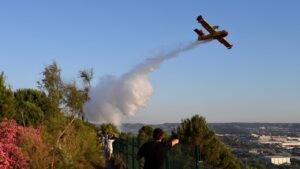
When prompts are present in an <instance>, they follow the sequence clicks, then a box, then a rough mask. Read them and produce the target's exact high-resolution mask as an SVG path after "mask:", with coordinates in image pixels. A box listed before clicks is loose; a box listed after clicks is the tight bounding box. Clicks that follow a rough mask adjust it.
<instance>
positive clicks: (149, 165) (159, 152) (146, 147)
mask: <svg viewBox="0 0 300 169" xmlns="http://www.w3.org/2000/svg"><path fill="white" fill-rule="evenodd" d="M171 147H172V144H171V142H157V141H149V142H147V143H145V144H143V145H142V147H141V148H140V149H139V152H138V156H139V157H141V158H142V157H144V158H145V164H144V169H162V168H163V166H164V161H165V157H166V155H167V151H168V150H169V149H170V148H171Z"/></svg>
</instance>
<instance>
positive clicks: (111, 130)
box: [100, 123, 119, 135]
mask: <svg viewBox="0 0 300 169" xmlns="http://www.w3.org/2000/svg"><path fill="white" fill-rule="evenodd" d="M100 131H101V133H102V134H104V133H108V134H112V135H118V134H119V130H118V128H117V126H115V125H114V124H112V123H108V124H105V123H103V124H101V125H100Z"/></svg>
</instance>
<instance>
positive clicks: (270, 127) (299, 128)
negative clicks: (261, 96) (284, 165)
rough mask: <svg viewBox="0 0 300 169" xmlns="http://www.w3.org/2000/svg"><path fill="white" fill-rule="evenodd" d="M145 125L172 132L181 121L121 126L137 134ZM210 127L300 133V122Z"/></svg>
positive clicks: (227, 130) (219, 130)
mask: <svg viewBox="0 0 300 169" xmlns="http://www.w3.org/2000/svg"><path fill="white" fill-rule="evenodd" d="M143 125H150V126H152V127H153V128H157V127H159V128H161V129H163V130H164V131H166V132H168V133H171V131H172V130H173V129H174V128H175V129H176V128H177V127H178V126H179V125H180V123H163V124H143V123H124V124H122V126H121V131H122V132H126V133H128V132H130V133H133V134H137V133H138V131H139V129H140V128H141V127H143ZM208 125H209V127H210V128H212V129H213V130H215V131H216V133H218V134H249V133H258V134H270V133H271V134H274V135H281V134H282V133H285V134H287V135H290V136H292V135H294V136H297V135H299V133H300V123H238V122H236V123H209V124H208Z"/></svg>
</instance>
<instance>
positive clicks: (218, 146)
mask: <svg viewBox="0 0 300 169" xmlns="http://www.w3.org/2000/svg"><path fill="white" fill-rule="evenodd" d="M177 131H178V133H177V134H178V137H179V138H180V140H181V141H182V142H183V143H188V144H192V145H199V146H200V149H201V158H202V160H203V161H204V162H205V163H207V164H210V165H213V166H214V167H217V168H220V169H239V168H240V166H239V164H238V163H237V161H236V159H235V158H234V157H233V155H232V154H231V152H230V150H229V149H228V148H227V147H226V146H225V145H224V144H223V143H222V142H221V141H220V139H219V138H218V137H217V136H216V135H215V132H214V131H213V130H211V129H209V127H208V125H207V123H206V121H205V119H204V118H203V117H200V116H199V115H195V116H193V117H192V118H191V119H185V120H182V122H181V124H180V126H179V127H178V130H177Z"/></svg>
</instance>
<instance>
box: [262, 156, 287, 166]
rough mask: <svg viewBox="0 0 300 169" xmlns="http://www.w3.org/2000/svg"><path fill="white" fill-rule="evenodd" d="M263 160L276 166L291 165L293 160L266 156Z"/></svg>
mask: <svg viewBox="0 0 300 169" xmlns="http://www.w3.org/2000/svg"><path fill="white" fill-rule="evenodd" d="M263 159H264V160H265V161H266V162H268V163H272V164H275V165H281V164H291V158H290V157H284V156H265V157H264V158H263Z"/></svg>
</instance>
